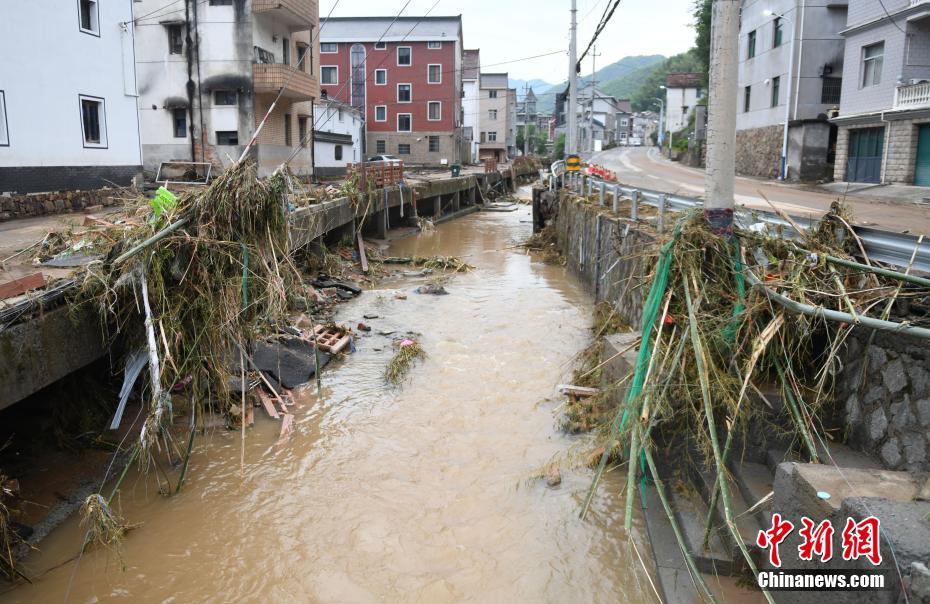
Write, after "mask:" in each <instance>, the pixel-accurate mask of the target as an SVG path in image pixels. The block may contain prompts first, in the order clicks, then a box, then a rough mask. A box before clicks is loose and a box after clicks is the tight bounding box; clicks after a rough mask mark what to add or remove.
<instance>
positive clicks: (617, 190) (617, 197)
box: [613, 185, 620, 214]
mask: <svg viewBox="0 0 930 604" xmlns="http://www.w3.org/2000/svg"><path fill="white" fill-rule="evenodd" d="M613 210H614V214H619V213H620V185H614V207H613Z"/></svg>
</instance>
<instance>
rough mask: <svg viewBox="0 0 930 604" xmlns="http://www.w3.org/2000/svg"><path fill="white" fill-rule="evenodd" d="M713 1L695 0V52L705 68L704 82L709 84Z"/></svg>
mask: <svg viewBox="0 0 930 604" xmlns="http://www.w3.org/2000/svg"><path fill="white" fill-rule="evenodd" d="M711 4H712V0H694V29H695V31H696V32H697V37H696V38H695V40H694V50H695V52H696V53H697V58H698V60H699V61H700V62H701V64H702V65H703V66H704V68H703V69H702V70H701V71H702V72H704V82H705V83H706V82H707V72H708V70H709V69H710V15H711Z"/></svg>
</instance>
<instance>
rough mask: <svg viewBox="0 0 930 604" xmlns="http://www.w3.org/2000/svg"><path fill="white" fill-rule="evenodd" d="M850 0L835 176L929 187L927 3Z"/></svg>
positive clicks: (929, 17)
mask: <svg viewBox="0 0 930 604" xmlns="http://www.w3.org/2000/svg"><path fill="white" fill-rule="evenodd" d="M885 9H887V13H886V12H885V10H884V9H883V8H882V7H881V6H880V5H879V4H877V3H875V2H872V1H871V0H850V1H849V13H848V20H847V23H846V27H845V29H844V30H843V31H842V32H841V33H842V35H843V36H844V38H845V40H846V52H845V58H844V64H845V65H846V72H847V75H846V77H844V78H843V83H842V94H841V99H840V111H839V116H838V117H836V118H835V119H833V120H832V121H833V123H834V124H836V126H838V127H839V132H838V134H837V143H836V162H835V164H834V172H833V178H834V180H838V181H850V182H867V183H898V184H908V185H920V186H930V2H927V1H926V0H885Z"/></svg>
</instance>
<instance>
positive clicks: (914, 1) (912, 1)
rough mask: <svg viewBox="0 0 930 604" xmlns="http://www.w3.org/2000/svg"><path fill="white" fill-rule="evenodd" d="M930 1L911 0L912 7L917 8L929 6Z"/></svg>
mask: <svg viewBox="0 0 930 604" xmlns="http://www.w3.org/2000/svg"><path fill="white" fill-rule="evenodd" d="M928 2H930V0H911V4H910V5H911V6H917V5H918V4H927V3H928Z"/></svg>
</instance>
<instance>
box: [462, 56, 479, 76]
mask: <svg viewBox="0 0 930 604" xmlns="http://www.w3.org/2000/svg"><path fill="white" fill-rule="evenodd" d="M479 71H481V51H480V50H478V49H477V48H475V49H474V50H467V49H466V50H465V57H464V59H463V63H462V79H464V80H477V79H478V72H479Z"/></svg>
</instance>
